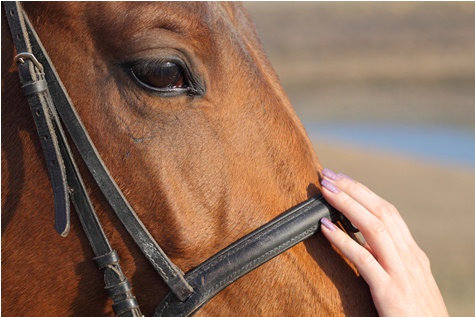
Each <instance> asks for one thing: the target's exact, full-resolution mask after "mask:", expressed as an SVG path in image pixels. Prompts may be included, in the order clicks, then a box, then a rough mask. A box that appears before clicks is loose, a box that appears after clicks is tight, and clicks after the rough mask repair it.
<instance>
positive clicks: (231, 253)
mask: <svg viewBox="0 0 475 317" xmlns="http://www.w3.org/2000/svg"><path fill="white" fill-rule="evenodd" d="M3 4H4V8H5V13H6V15H7V19H8V24H9V27H10V31H11V33H12V38H13V42H14V45H15V47H16V50H17V55H16V57H15V62H16V63H17V64H18V72H19V75H20V80H21V82H22V90H23V93H24V95H25V96H26V97H27V99H28V103H29V105H30V108H31V112H32V115H33V118H34V121H35V125H36V128H37V130H38V134H39V137H40V140H41V145H42V148H43V152H44V156H45V160H46V163H47V164H46V165H47V169H48V173H49V176H50V180H51V183H52V187H53V198H54V208H55V229H56V231H57V232H58V233H59V234H60V235H61V236H66V235H67V234H68V232H69V224H70V219H69V212H70V211H69V206H70V200H71V201H72V203H73V205H74V207H75V210H76V213H77V215H78V218H79V219H80V222H81V224H82V227H83V230H84V232H85V233H86V236H87V238H88V240H89V243H90V245H91V247H92V250H93V252H94V255H95V257H94V258H93V260H94V262H95V264H96V265H97V267H98V268H99V269H102V270H104V281H105V289H106V291H107V294H108V295H109V297H111V299H112V300H113V305H112V308H113V310H114V313H115V314H116V315H118V316H122V317H129V316H130V317H139V316H142V314H141V312H140V309H139V305H138V303H137V300H136V298H135V297H134V296H133V294H132V291H131V289H132V288H131V285H130V283H129V282H128V280H127V278H126V277H125V275H124V274H123V272H122V269H121V267H120V264H119V255H118V253H117V252H116V251H115V250H114V249H112V247H111V246H110V244H109V241H108V239H107V237H106V235H105V233H104V231H103V229H102V226H101V224H100V222H99V219H98V218H97V215H96V212H95V211H94V208H93V206H92V204H91V201H90V199H89V196H88V194H87V191H86V188H85V186H84V183H83V181H82V178H81V174H80V172H79V169H78V167H77V165H76V163H75V160H74V157H73V155H72V151H71V149H70V147H69V144H68V141H67V137H66V133H65V131H64V130H63V126H64V127H66V130H67V132H68V134H69V137H70V138H71V140H72V141H73V143H74V145H75V146H76V148H77V150H78V152H79V153H80V155H81V157H82V159H83V161H84V162H85V164H86V166H87V167H88V169H89V171H90V172H91V174H92V176H93V178H94V180H95V181H96V183H97V184H98V186H99V188H100V189H101V191H102V193H103V194H104V197H105V198H106V199H107V201H108V202H109V204H110V205H111V207H112V209H113V210H114V212H115V213H116V215H117V216H118V218H119V219H120V220H121V222H122V224H123V225H124V227H125V228H126V229H127V231H128V233H129V234H130V235H131V236H132V238H133V240H134V241H135V243H136V244H137V245H138V247H139V248H140V249H141V250H142V252H143V254H144V255H145V257H146V258H147V259H148V260H149V262H150V263H151V264H152V266H153V267H154V268H155V269H156V270H157V272H158V274H159V275H160V276H161V277H162V279H163V280H164V282H165V283H166V284H167V285H168V287H169V288H170V293H169V294H168V295H167V296H166V297H165V299H163V301H162V302H161V303H160V304H159V305H158V307H157V309H156V311H155V314H154V316H155V317H159V316H190V315H192V314H193V313H195V312H196V311H197V310H198V309H199V308H200V307H201V306H203V305H204V304H205V303H206V302H208V301H209V300H210V299H211V298H213V296H215V295H216V294H217V293H219V292H220V291H221V290H223V289H224V288H225V287H227V286H228V285H230V284H231V283H233V282H234V281H236V280H237V279H238V278H240V277H242V276H243V275H245V274H247V273H248V272H250V271H252V270H253V269H255V268H256V267H258V266H260V265H261V264H263V263H265V262H267V261H269V260H270V259H272V258H273V257H275V256H277V255H279V254H281V253H282V252H284V251H285V250H287V249H289V248H291V247H292V246H294V245H296V244H297V243H299V242H301V241H302V240H304V239H306V238H308V237H310V236H312V235H313V234H314V233H315V232H317V231H318V230H319V227H320V223H319V222H320V219H321V218H322V217H327V218H331V219H332V220H333V221H340V222H342V223H343V225H344V226H345V228H347V229H349V230H354V229H355V228H354V227H353V226H352V225H351V223H349V222H348V221H347V220H346V218H344V217H343V216H342V215H341V214H340V213H339V212H338V211H336V210H334V209H332V208H331V206H329V205H328V203H326V202H325V201H324V200H323V198H322V197H321V196H320V197H313V198H311V199H309V200H307V201H305V202H303V203H301V204H299V205H297V206H295V207H293V208H291V209H290V210H288V211H286V212H285V213H283V214H282V215H280V216H279V217H277V218H276V219H274V220H272V221H271V222H269V223H267V224H265V225H264V226H262V227H260V228H258V229H256V230H255V231H253V232H252V233H250V234H248V235H246V236H244V237H243V238H241V239H240V240H238V241H236V242H234V243H233V244H231V245H230V246H228V247H227V248H225V249H224V250H222V251H220V252H218V253H217V254H216V255H214V256H213V257H211V258H210V259H208V260H207V261H205V262H204V263H202V264H200V265H199V266H198V267H196V268H194V269H192V270H191V271H189V272H187V273H186V274H185V273H183V272H182V271H181V270H180V269H179V268H178V267H177V266H176V265H175V264H173V263H172V262H171V261H170V259H169V258H168V257H167V256H166V254H165V253H164V252H163V250H162V249H161V248H160V246H159V245H158V244H157V242H156V241H155V240H154V239H153V237H152V235H151V234H150V233H149V232H148V230H147V229H146V228H145V226H144V225H143V223H142V222H141V221H140V219H139V218H138V216H137V214H136V213H135V212H134V210H133V209H132V207H131V206H130V204H129V203H128V201H127V199H126V198H125V197H124V195H123V193H122V192H121V191H120V189H119V187H118V186H117V184H116V183H115V181H114V179H113V178H112V177H111V175H110V173H109V171H108V169H107V167H106V166H105V164H104V162H103V161H102V159H101V156H100V155H99V153H98V152H97V150H96V148H95V147H94V144H93V142H92V140H91V139H90V137H89V135H88V133H87V131H86V129H85V127H84V126H83V124H82V122H81V120H80V118H79V117H78V114H77V112H76V110H75V108H74V106H73V104H72V102H71V100H70V98H69V96H68V94H67V92H66V89H65V88H64V86H63V84H62V83H61V80H60V79H59V76H58V74H57V73H56V70H55V69H54V67H53V64H52V63H51V61H50V59H49V57H48V55H47V53H46V51H45V49H44V48H43V46H42V44H41V42H40V40H39V38H38V35H37V34H36V32H35V30H34V28H33V27H32V25H31V23H30V22H29V20H28V17H27V16H26V14H25V13H24V11H23V9H22V7H21V5H20V4H19V3H18V2H3Z"/></svg>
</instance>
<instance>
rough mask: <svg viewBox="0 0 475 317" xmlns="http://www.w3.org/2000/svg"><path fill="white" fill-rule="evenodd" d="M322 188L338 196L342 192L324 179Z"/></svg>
mask: <svg viewBox="0 0 475 317" xmlns="http://www.w3.org/2000/svg"><path fill="white" fill-rule="evenodd" d="M322 186H323V187H325V188H326V189H328V190H329V191H331V192H332V193H334V194H337V193H339V192H340V189H339V188H338V187H336V186H335V185H333V184H332V183H331V182H330V181H329V180H327V179H324V180H322Z"/></svg>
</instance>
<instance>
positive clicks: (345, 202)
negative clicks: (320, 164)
mask: <svg viewBox="0 0 475 317" xmlns="http://www.w3.org/2000/svg"><path fill="white" fill-rule="evenodd" d="M334 178H336V177H334ZM351 183H353V184H356V183H355V182H354V181H351V180H349V179H347V178H341V179H340V178H339V179H338V180H337V181H333V182H330V181H329V180H328V179H324V180H323V181H322V185H323V194H324V196H325V199H326V200H327V201H328V202H329V203H330V204H331V205H333V206H334V207H335V208H336V209H338V210H339V211H341V212H342V213H343V214H344V215H345V216H346V217H347V218H348V219H349V220H350V221H351V222H352V223H353V224H354V225H355V226H356V227H358V229H359V230H360V232H361V233H362V234H363V236H364V238H365V240H366V242H367V243H368V245H369V247H370V248H371V250H372V253H373V254H374V257H375V258H376V259H377V260H378V262H379V263H380V264H381V265H382V266H383V268H384V269H385V270H401V269H402V267H401V262H399V261H393V260H394V258H395V257H399V252H398V250H397V247H396V245H395V243H394V239H393V236H392V235H391V234H390V232H389V230H388V228H387V226H386V224H385V223H384V222H383V221H382V220H381V219H379V218H378V217H377V216H375V215H374V214H372V213H371V212H370V211H369V210H368V209H367V208H365V206H363V205H362V204H361V203H360V201H362V200H363V199H366V200H367V201H368V200H371V201H375V199H374V197H372V196H371V195H369V194H368V192H366V191H365V190H364V189H363V188H362V187H359V186H357V185H351ZM336 185H338V187H336ZM340 187H341V188H342V189H341V190H340V189H339V188H340ZM335 188H336V189H337V190H335ZM355 197H356V199H355ZM368 204H370V203H368V202H365V205H368ZM359 247H360V246H359ZM360 248H361V249H364V248H362V247H360ZM365 251H367V250H366V249H365ZM362 252H363V251H362ZM355 264H356V263H355Z"/></svg>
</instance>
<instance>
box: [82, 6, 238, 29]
mask: <svg viewBox="0 0 475 317" xmlns="http://www.w3.org/2000/svg"><path fill="white" fill-rule="evenodd" d="M235 7H236V6H235V5H234V4H229V3H216V2H198V1H196V2H179V1H178V2H144V3H140V4H137V3H133V2H98V3H97V4H94V5H93V8H94V9H93V10H91V6H90V5H87V6H84V11H83V14H85V17H86V20H87V23H88V24H89V25H91V24H92V25H95V26H96V27H95V30H98V29H100V30H101V31H102V32H104V33H105V34H107V33H109V32H110V33H111V35H113V36H114V37H115V38H117V37H124V38H126V37H131V36H134V35H136V34H138V33H140V32H144V31H147V30H148V29H151V28H164V29H169V30H171V31H174V32H177V33H181V34H183V35H193V34H199V35H201V36H203V35H208V36H209V35H212V33H213V31H218V30H216V25H217V24H218V23H219V22H223V21H226V23H219V24H220V25H223V24H227V25H229V23H228V22H229V21H233V22H235V20H234V17H233V16H234V15H233V13H234V12H235ZM231 24H234V23H231ZM112 33H113V34H112Z"/></svg>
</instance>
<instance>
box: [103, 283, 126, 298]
mask: <svg viewBox="0 0 475 317" xmlns="http://www.w3.org/2000/svg"><path fill="white" fill-rule="evenodd" d="M131 289H132V286H130V283H129V281H128V280H125V281H123V282H121V283H119V284H117V285H112V286H110V287H106V288H105V290H106V292H107V295H109V297H111V298H112V297H114V296H117V295H120V294H125V293H126V292H128V291H130V290H131Z"/></svg>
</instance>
